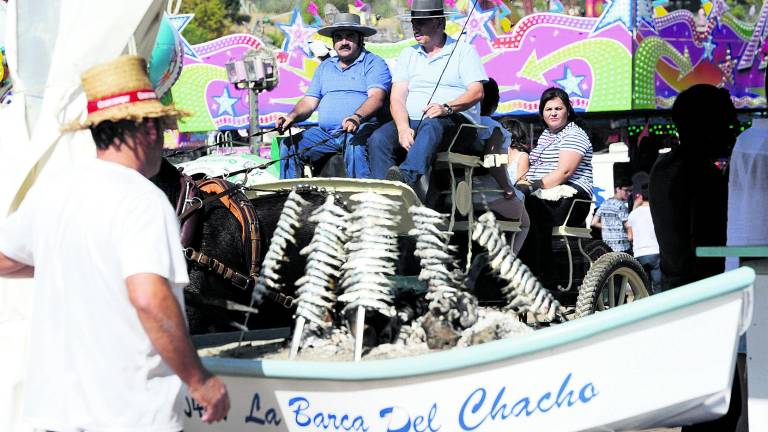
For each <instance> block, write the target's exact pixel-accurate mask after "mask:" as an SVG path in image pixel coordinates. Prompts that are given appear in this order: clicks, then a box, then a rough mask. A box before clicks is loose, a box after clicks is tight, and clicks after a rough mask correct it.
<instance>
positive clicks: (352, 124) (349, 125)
mask: <svg viewBox="0 0 768 432" xmlns="http://www.w3.org/2000/svg"><path fill="white" fill-rule="evenodd" d="M359 127H360V119H358V118H357V116H355V115H351V116H349V117H344V120H342V121H341V129H342V130H344V131H345V132H349V133H355V132H356V131H357V128H359Z"/></svg>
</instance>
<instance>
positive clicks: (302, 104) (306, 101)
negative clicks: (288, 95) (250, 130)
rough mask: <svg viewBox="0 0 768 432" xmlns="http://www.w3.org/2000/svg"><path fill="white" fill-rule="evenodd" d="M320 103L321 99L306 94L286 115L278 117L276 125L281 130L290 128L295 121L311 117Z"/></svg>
mask: <svg viewBox="0 0 768 432" xmlns="http://www.w3.org/2000/svg"><path fill="white" fill-rule="evenodd" d="M318 105H320V99H318V98H316V97H313V96H304V97H302V98H301V99H300V100H299V102H298V103H297V104H296V105H295V106H294V107H293V109H292V110H291V112H289V113H288V114H287V115H285V116H281V117H278V118H277V120H276V121H275V126H276V127H278V128H280V129H281V130H284V129H287V128H289V127H290V126H291V125H292V124H294V123H299V122H302V121H304V120H306V119H308V118H309V116H311V115H312V113H313V112H315V110H316V109H317V106H318Z"/></svg>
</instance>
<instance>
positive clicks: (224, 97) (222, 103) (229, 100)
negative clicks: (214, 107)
mask: <svg viewBox="0 0 768 432" xmlns="http://www.w3.org/2000/svg"><path fill="white" fill-rule="evenodd" d="M213 100H215V101H216V103H218V104H219V111H218V113H217V114H216V116H217V117H219V116H221V115H222V114H224V113H226V114H229V115H231V116H232V117H234V116H235V110H234V109H233V105H235V103H237V101H238V100H239V98H233V97H232V96H231V95H230V94H229V86H226V87H224V91H223V92H222V93H221V95H220V96H214V97H213Z"/></svg>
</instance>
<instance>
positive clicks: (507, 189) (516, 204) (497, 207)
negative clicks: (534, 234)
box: [472, 78, 530, 253]
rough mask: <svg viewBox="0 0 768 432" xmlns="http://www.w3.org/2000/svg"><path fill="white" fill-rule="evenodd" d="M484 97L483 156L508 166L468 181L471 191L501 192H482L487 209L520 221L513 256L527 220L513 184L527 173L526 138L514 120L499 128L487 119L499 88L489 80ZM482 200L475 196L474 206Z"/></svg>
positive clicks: (517, 249) (520, 125) (526, 227)
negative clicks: (495, 157) (493, 155)
mask: <svg viewBox="0 0 768 432" xmlns="http://www.w3.org/2000/svg"><path fill="white" fill-rule="evenodd" d="M483 92H484V97H483V101H482V102H481V104H480V124H482V125H483V126H487V127H488V129H483V130H481V131H480V132H478V138H480V140H481V143H482V145H483V146H484V152H485V154H491V153H496V154H506V155H508V158H509V163H508V164H507V165H505V166H501V167H494V168H490V169H489V171H490V175H487V176H476V177H474V178H473V179H472V183H473V185H472V187H473V188H475V189H480V188H482V189H495V188H501V190H502V192H503V193H493V192H486V193H484V194H483V196H484V197H485V200H486V202H487V203H488V208H489V209H490V210H492V211H493V212H495V213H497V214H498V215H500V216H501V217H502V218H504V219H515V220H520V232H519V233H517V235H516V236H515V239H514V243H513V244H512V251H513V252H514V253H517V252H519V251H520V248H521V247H522V245H523V242H524V241H525V237H526V236H527V235H528V228H529V226H530V219H529V218H528V212H526V211H525V205H524V204H523V200H524V198H525V196H524V195H523V194H522V192H520V191H519V190H518V189H517V188H515V186H514V185H515V183H516V182H517V179H518V177H519V176H520V175H521V174H522V175H525V173H526V172H527V171H528V136H527V134H526V133H525V128H524V127H523V124H522V123H520V122H519V121H517V120H506V121H504V124H503V125H502V124H501V123H499V122H498V121H496V120H494V119H493V118H492V117H491V114H493V113H494V112H495V111H496V108H497V107H498V105H499V86H498V84H497V83H496V81H495V80H494V79H493V78H489V79H488V82H486V83H484V84H483ZM483 196H481V195H479V194H475V195H474V196H473V199H474V200H476V202H475V205H480V204H482V199H483Z"/></svg>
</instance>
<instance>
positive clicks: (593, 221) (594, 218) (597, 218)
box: [591, 214, 603, 229]
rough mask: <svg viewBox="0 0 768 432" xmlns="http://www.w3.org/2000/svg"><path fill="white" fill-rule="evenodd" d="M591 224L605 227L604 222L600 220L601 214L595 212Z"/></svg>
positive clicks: (595, 226)
mask: <svg viewBox="0 0 768 432" xmlns="http://www.w3.org/2000/svg"><path fill="white" fill-rule="evenodd" d="M591 225H592V227H593V228H600V229H602V228H603V224H602V223H601V222H600V216H599V215H598V214H595V216H594V217H593V218H592V224H591Z"/></svg>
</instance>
